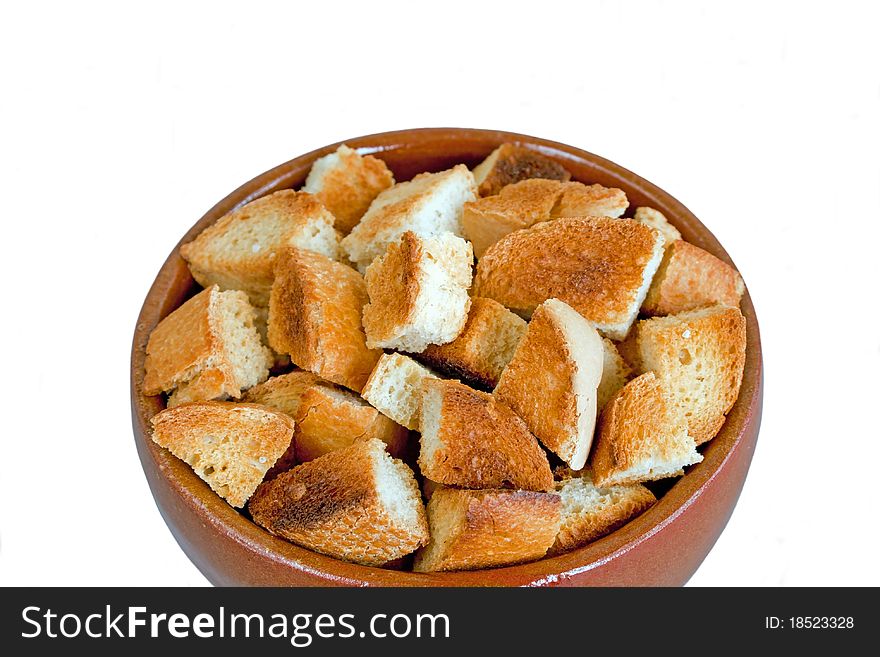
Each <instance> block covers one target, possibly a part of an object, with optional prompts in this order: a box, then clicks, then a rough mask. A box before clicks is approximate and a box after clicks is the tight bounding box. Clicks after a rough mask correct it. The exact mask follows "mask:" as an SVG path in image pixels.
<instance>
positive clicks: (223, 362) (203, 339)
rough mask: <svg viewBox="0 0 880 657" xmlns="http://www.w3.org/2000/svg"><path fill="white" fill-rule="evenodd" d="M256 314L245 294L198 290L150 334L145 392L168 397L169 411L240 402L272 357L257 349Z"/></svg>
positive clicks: (265, 373)
mask: <svg viewBox="0 0 880 657" xmlns="http://www.w3.org/2000/svg"><path fill="white" fill-rule="evenodd" d="M254 321H255V313H254V309H253V307H252V306H251V305H250V303H248V299H247V295H246V294H245V293H244V292H237V291H232V290H229V291H226V292H221V291H220V288H219V287H217V286H216V285H213V286H211V287H209V288H208V289H206V290H202V291H201V292H199V293H198V294H197V295H196V296H194V297H193V298H192V299H190V300H188V301H187V302H186V303H184V304H183V305H182V306H180V307H179V308H177V309H176V310H175V311H174V312H172V313H171V314H170V315H168V316H167V317H166V318H165V319H163V320H162V321H161V322H159V324H158V326H156V328H155V329H153V332H152V333H151V334H150V340H149V342H148V343H147V357H146V360H145V362H144V369H145V375H144V392H145V393H146V394H148V395H157V394H159V393H160V392H168V393H170V395H171V396H170V398H169V400H168V405H169V406H175V405H177V404H182V403H185V402H191V401H204V400H209V399H221V398H225V397H240V396H241V391H242V390H245V389H247V388H250V387H251V386H253V385H256V384H257V383H259V382H260V381H265V380H266V377H267V376H269V365H270V364H271V355H270V353H269V350H268V349H266V348H265V347H264V346H263V345H262V344H261V343H260V336H259V334H258V332H257V329H256V327H255V326H254Z"/></svg>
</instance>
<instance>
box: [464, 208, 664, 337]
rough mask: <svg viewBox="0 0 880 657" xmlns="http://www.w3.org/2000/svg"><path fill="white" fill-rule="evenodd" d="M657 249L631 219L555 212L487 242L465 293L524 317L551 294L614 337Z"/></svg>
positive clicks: (633, 310)
mask: <svg viewBox="0 0 880 657" xmlns="http://www.w3.org/2000/svg"><path fill="white" fill-rule="evenodd" d="M662 256H663V237H662V236H661V235H660V234H659V233H658V232H657V231H655V230H653V229H651V228H648V227H647V226H643V225H642V224H640V223H638V222H636V221H633V220H631V219H611V218H608V217H586V218H568V219H556V220H554V221H548V222H545V223H541V224H537V225H535V226H533V227H532V228H529V229H527V230H520V231H517V232H515V233H511V234H510V235H507V236H506V237H504V238H502V239H501V240H500V241H498V242H496V243H495V244H493V245H492V246H491V247H489V250H488V251H486V253H485V254H484V256H483V257H482V258H480V260H479V262H478V263H477V272H476V276H475V278H474V289H473V294H474V296H482V297H489V298H491V299H495V300H496V301H498V302H499V303H501V304H503V305H504V306H507V307H508V308H510V309H511V310H513V311H514V312H516V313H517V314H519V315H522V316H524V317H529V316H530V315H531V314H532V312H534V310H535V308H536V307H537V306H538V305H539V304H541V303H543V302H544V301H546V300H547V299H550V298H554V297H555V298H557V299H559V300H561V301H564V302H565V303H567V304H568V305H570V306H571V307H572V308H574V309H575V310H577V311H578V312H579V313H580V314H581V315H583V316H584V317H585V318H586V319H587V320H588V321H590V323H592V324H593V325H594V326H595V327H596V328H597V329H598V330H599V331H600V332H601V333H602V334H603V335H605V336H606V337H609V338H612V339H615V340H620V339H622V338H623V337H625V336H626V333H627V331H628V330H629V327H630V325H631V324H632V322H633V320H634V319H635V318H636V315H637V313H638V311H639V307H640V306H641V305H642V301H643V300H644V298H645V294H647V292H648V286H649V285H650V283H651V277H652V276H653V275H654V272H655V271H656V270H657V266H658V265H659V264H660V259H661V258H662Z"/></svg>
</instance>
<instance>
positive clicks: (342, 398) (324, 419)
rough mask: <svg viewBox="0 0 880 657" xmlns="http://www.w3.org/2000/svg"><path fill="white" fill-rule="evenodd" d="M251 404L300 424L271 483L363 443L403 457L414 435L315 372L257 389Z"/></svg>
mask: <svg viewBox="0 0 880 657" xmlns="http://www.w3.org/2000/svg"><path fill="white" fill-rule="evenodd" d="M244 400H245V401H250V402H255V403H258V404H264V405H266V406H268V407H270V408H275V409H277V410H279V411H281V412H283V413H286V414H287V415H289V416H290V417H292V418H293V419H294V420H295V421H296V433H295V435H294V440H293V443H292V444H291V448H292V449H291V450H288V451H289V452H290V453H289V454H288V453H285V455H284V457H282V458H281V459H279V462H278V463H276V464H275V467H273V468H272V470H270V471H269V473H268V475H267V476H268V477H274V476H276V475H277V474H279V473H280V472H283V471H285V470H289V469H290V468H291V467H293V466H294V465H295V464H296V463H304V462H306V461H311V460H313V459H315V458H317V457H319V456H323V455H324V454H326V453H328V452H332V451H334V450H337V449H342V448H343V447H348V446H349V445H351V444H352V443H353V442H354V441H355V440H358V439H361V438H378V439H379V440H381V441H383V442H384V443H385V444H386V445H387V449H388V453H389V454H391V455H392V456H395V457H399V456H400V455H401V453H402V452H403V448H404V446H405V445H406V441H407V438H408V436H409V432H408V431H407V430H406V428H405V427H402V426H400V425H399V424H397V423H396V422H394V421H392V420H391V419H389V418H387V417H385V416H384V415H382V414H381V413H379V411H377V410H376V409H375V408H373V407H372V406H370V405H369V404H367V403H366V402H364V401H363V400H361V399H360V398H359V397H357V396H356V395H354V394H353V393H351V392H349V391H347V390H345V389H343V388H340V387H338V386H336V385H334V384H332V383H330V382H329V381H324V380H322V379H320V378H319V377H317V376H315V375H314V374H312V373H311V372H303V371H295V372H290V373H288V374H282V375H281V376H275V377H272V378H271V379H269V380H268V381H266V382H265V383H261V384H260V385H257V386H254V387H253V388H251V389H250V390H248V391H247V392H246V393H245V395H244Z"/></svg>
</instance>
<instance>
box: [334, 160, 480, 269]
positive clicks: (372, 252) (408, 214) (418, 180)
mask: <svg viewBox="0 0 880 657" xmlns="http://www.w3.org/2000/svg"><path fill="white" fill-rule="evenodd" d="M474 198H476V185H474V177H473V175H472V174H471V172H470V171H468V168H467V167H466V166H464V165H463V164H459V165H458V166H455V167H453V168H451V169H448V170H446V171H441V172H439V173H420V174H419V175H417V176H416V177H415V178H413V179H412V180H410V181H409V182H402V183H397V184H396V185H394V186H393V187H390V188H389V189H386V190H385V191H383V192H382V193H381V194H379V195H378V196H377V197H376V198H375V200H374V201H373V202H372V203H371V204H370V209H369V210H367V213H366V214H365V215H364V216H363V218H362V219H361V221H360V223H359V224H358V225H357V226H355V227H354V228H353V229H352V231H351V233H349V234H348V236H347V237H345V238H344V239H343V240H342V242H341V244H342V248H343V249H344V251H345V253H346V254H348V257H349V259H350V260H351V261H352V262H353V263H355V265H356V266H357V268H358V270H359V271H360V272H361V273H363V272H365V271H366V269H367V266H368V265H369V264H370V263H371V262H373V260H375V259H376V258H378V257H379V256H380V255H382V254H383V253H384V252H385V249H386V248H388V245H389V244H391V243H393V242H396V241H397V240H398V239H399V238H400V236H401V235H403V234H404V233H405V232H406V231H408V230H409V231H412V232H414V233H416V234H417V235H421V236H424V237H429V236H431V235H439V234H440V233H444V232H449V233H453V234H454V235H458V236H461V234H462V232H461V209H462V207H463V206H464V204H465V203H467V202H468V201H471V200H473V199H474Z"/></svg>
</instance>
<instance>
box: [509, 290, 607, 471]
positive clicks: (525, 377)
mask: <svg viewBox="0 0 880 657" xmlns="http://www.w3.org/2000/svg"><path fill="white" fill-rule="evenodd" d="M603 359H604V353H603V346H602V338H600V337H599V333H598V332H597V331H596V329H594V328H593V327H592V326H590V323H589V322H587V320H585V319H584V318H583V317H582V316H581V315H579V314H578V313H577V312H576V311H575V310H574V309H572V308H571V306H569V305H568V304H566V303H563V302H562V301H559V300H558V299H548V300H547V301H545V302H544V303H543V304H541V305H540V306H538V309H537V310H536V311H535V314H534V315H533V316H532V321H531V322H529V326H528V329H527V330H526V334H525V337H524V338H523V339H522V341H521V342H520V343H519V346H518V347H517V349H516V353H515V354H514V355H513V359H512V360H511V361H510V363H509V364H508V365H507V367H506V368H505V370H504V372H503V373H502V374H501V380H500V381H499V382H498V386H497V387H496V388H495V392H494V395H495V397H496V398H497V399H499V400H500V401H501V402H502V403H504V404H507V405H508V406H510V408H512V409H513V410H514V411H515V412H516V413H517V414H518V415H519V416H520V417H521V418H523V419H524V420H525V422H526V425H527V426H528V428H529V430H530V431H531V432H532V433H533V434H535V435H536V436H537V437H538V439H539V440H540V441H541V442H542V443H543V444H544V446H545V447H546V448H547V449H549V450H551V451H552V452H554V453H556V454H558V455H559V457H560V458H561V459H562V460H563V461H565V462H566V463H568V465H569V466H571V467H572V468H573V469H575V470H580V469H581V468H582V467H584V463H586V462H587V455H588V454H589V453H590V445H591V444H592V442H593V430H594V429H595V427H596V393H597V388H598V386H599V382H600V381H601V379H602V363H603Z"/></svg>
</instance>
